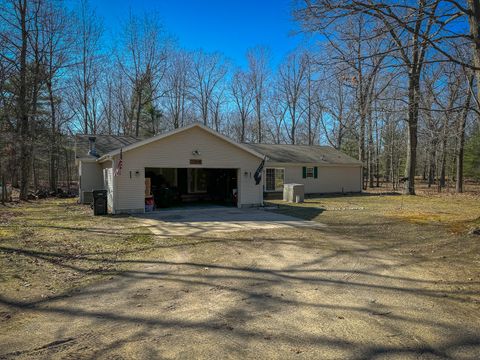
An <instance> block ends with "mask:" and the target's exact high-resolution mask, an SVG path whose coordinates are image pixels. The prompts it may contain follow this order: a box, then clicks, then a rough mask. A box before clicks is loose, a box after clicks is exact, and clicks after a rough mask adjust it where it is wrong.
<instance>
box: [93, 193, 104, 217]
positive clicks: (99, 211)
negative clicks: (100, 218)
mask: <svg viewBox="0 0 480 360" xmlns="http://www.w3.org/2000/svg"><path fill="white" fill-rule="evenodd" d="M93 215H107V190H93Z"/></svg>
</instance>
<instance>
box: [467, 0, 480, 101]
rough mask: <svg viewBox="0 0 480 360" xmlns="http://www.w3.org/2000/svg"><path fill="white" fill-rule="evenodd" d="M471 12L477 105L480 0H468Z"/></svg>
mask: <svg viewBox="0 0 480 360" xmlns="http://www.w3.org/2000/svg"><path fill="white" fill-rule="evenodd" d="M467 2H468V7H469V9H470V13H469V14H468V21H469V24H470V34H471V36H472V39H473V43H472V50H473V51H472V52H473V64H474V65H475V67H476V69H475V78H476V80H477V96H476V99H477V101H476V102H477V105H479V104H480V2H479V1H478V0H467Z"/></svg>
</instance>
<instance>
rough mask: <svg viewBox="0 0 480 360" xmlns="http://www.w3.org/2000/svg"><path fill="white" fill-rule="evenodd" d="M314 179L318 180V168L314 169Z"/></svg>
mask: <svg viewBox="0 0 480 360" xmlns="http://www.w3.org/2000/svg"><path fill="white" fill-rule="evenodd" d="M313 177H314V178H315V179H316V178H318V167H316V166H315V167H314V168H313Z"/></svg>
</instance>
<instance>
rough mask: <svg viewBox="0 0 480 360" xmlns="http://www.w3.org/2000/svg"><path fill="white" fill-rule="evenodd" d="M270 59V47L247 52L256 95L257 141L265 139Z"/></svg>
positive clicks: (249, 70)
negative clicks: (264, 124) (263, 122)
mask: <svg viewBox="0 0 480 360" xmlns="http://www.w3.org/2000/svg"><path fill="white" fill-rule="evenodd" d="M269 59H270V54H269V51H268V49H266V48H264V47H256V48H253V49H251V50H249V51H248V52H247V60H248V75H249V77H250V81H251V82H252V91H253V95H254V102H253V107H254V111H255V116H256V123H257V125H256V127H257V136H256V140H257V142H259V143H261V142H262V140H263V136H262V135H263V127H262V126H263V124H262V117H263V104H264V101H265V92H266V87H267V82H268V78H269Z"/></svg>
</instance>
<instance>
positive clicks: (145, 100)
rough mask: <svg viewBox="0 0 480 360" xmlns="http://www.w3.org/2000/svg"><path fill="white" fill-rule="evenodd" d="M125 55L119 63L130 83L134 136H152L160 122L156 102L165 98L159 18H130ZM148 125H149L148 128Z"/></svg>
mask: <svg viewBox="0 0 480 360" xmlns="http://www.w3.org/2000/svg"><path fill="white" fill-rule="evenodd" d="M123 36H124V39H125V44H124V45H125V52H124V53H121V55H120V54H119V55H117V58H118V59H117V61H118V64H119V66H120V67H121V69H122V70H123V73H124V75H125V76H126V77H127V79H128V80H129V83H130V89H131V90H130V91H131V94H132V95H131V112H130V119H131V121H132V122H133V124H134V129H135V131H134V134H135V136H139V135H140V129H141V127H142V121H143V122H145V123H146V124H143V127H144V131H146V132H147V133H150V134H151V133H152V129H153V128H152V127H151V126H155V124H154V123H155V121H156V120H157V115H158V113H157V109H156V107H155V102H156V101H157V100H158V99H159V98H161V97H162V96H163V95H164V94H163V92H162V91H161V84H162V80H163V78H164V75H165V72H166V68H167V62H166V60H167V42H168V41H167V37H166V36H165V34H164V30H163V26H162V25H161V23H160V21H159V19H158V17H157V16H156V15H155V14H153V15H147V14H146V15H144V16H143V17H141V18H139V17H137V16H134V15H133V14H130V16H129V19H128V21H127V23H126V24H125V29H124V35H123ZM148 124H149V125H148Z"/></svg>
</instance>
